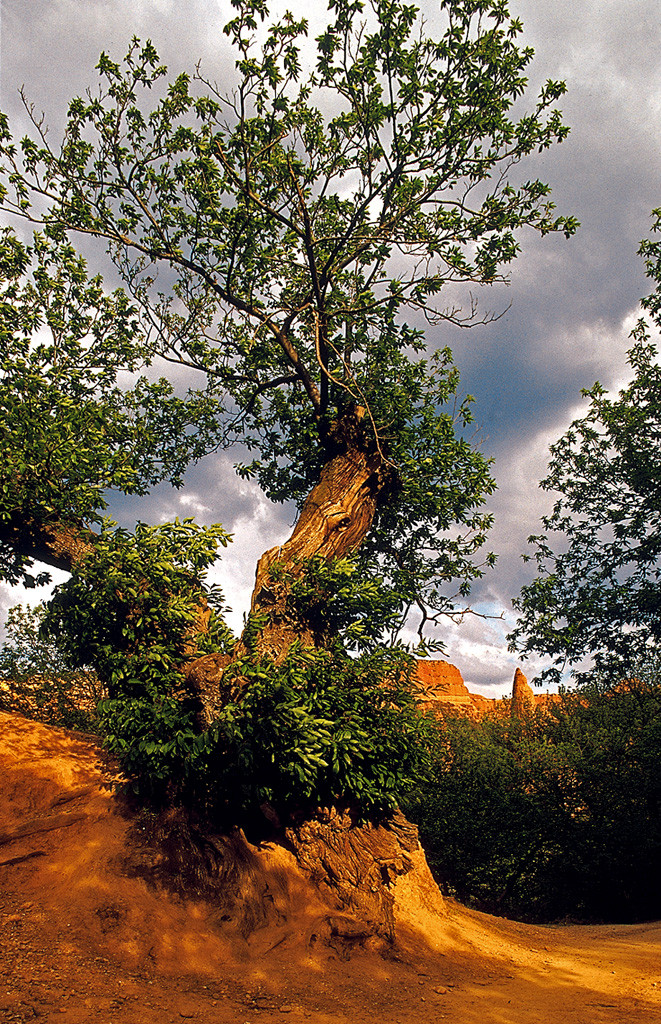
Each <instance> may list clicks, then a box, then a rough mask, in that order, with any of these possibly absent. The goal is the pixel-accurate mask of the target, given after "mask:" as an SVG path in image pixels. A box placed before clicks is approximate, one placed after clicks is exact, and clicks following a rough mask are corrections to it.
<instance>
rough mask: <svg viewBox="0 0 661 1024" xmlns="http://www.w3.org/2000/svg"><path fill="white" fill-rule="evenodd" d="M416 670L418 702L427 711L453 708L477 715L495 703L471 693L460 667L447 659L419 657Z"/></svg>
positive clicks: (437, 711) (454, 712) (461, 712)
mask: <svg viewBox="0 0 661 1024" xmlns="http://www.w3.org/2000/svg"><path fill="white" fill-rule="evenodd" d="M417 674H418V682H419V685H420V691H419V693H420V696H419V702H420V706H421V707H422V708H423V709H424V710H425V711H433V712H434V713H435V714H443V713H445V712H447V711H450V712H452V713H453V714H462V715H465V716H466V717H467V718H477V717H479V716H480V714H484V711H485V710H486V708H488V707H490V706H492V705H493V703H494V702H493V700H491V699H489V698H487V697H483V696H482V695H481V694H479V693H471V692H470V691H469V690H468V689H467V687H466V684H465V683H464V680H463V678H462V675H461V672H460V671H459V669H458V668H456V667H455V666H454V665H451V664H450V663H449V662H448V661H441V660H440V659H434V660H430V661H419V662H418V669H417Z"/></svg>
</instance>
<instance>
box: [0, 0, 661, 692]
mask: <svg viewBox="0 0 661 1024" xmlns="http://www.w3.org/2000/svg"><path fill="white" fill-rule="evenodd" d="M282 6H284V3H283V4H282ZM288 6H289V7H290V9H291V10H292V11H293V13H294V14H296V15H299V16H300V15H302V14H305V15H306V16H308V17H310V18H311V19H312V22H313V25H312V29H313V32H314V29H315V28H316V27H317V26H318V25H320V24H321V22H322V21H323V15H324V9H325V4H323V3H321V4H319V5H316V4H314V3H313V4H310V2H309V0H308V2H306V3H305V4H301V3H296V2H294V3H290V4H288ZM421 6H423V7H425V8H428V9H429V11H430V12H431V10H432V8H433V5H432V4H431V2H430V0H424V2H423V3H422V4H421ZM510 7H511V11H512V13H513V14H516V15H518V16H520V17H521V19H522V20H523V23H524V26H525V34H524V37H523V38H524V41H525V42H526V43H527V44H530V45H532V46H533V47H534V48H535V51H536V57H535V61H534V64H533V66H532V69H531V73H530V80H531V91H532V90H534V89H535V87H536V86H539V84H540V83H541V82H542V81H544V80H545V79H546V78H548V77H552V78H555V79H557V78H562V79H564V80H565V81H566V82H567V85H568V94H567V96H566V97H564V100H563V102H562V104H561V106H562V109H563V112H564V116H565V120H566V122H567V123H568V124H569V125H570V126H571V135H570V137H569V139H568V141H567V142H565V143H564V144H563V145H562V146H560V147H555V149H554V150H553V151H551V152H549V153H547V154H545V155H544V156H543V157H541V158H540V159H538V160H537V161H536V162H535V165H534V168H533V167H532V166H531V175H532V174H534V175H535V176H538V177H541V178H542V179H544V180H547V181H548V182H549V183H550V184H551V185H552V187H553V194H554V199H555V202H556V205H557V207H558V210H559V212H561V213H566V214H573V215H575V216H576V217H578V219H579V220H580V221H581V225H582V226H581V229H580V231H579V233H578V235H577V236H576V237H575V238H573V239H571V240H570V241H566V240H565V239H563V238H550V239H549V238H546V239H538V238H537V237H535V236H533V235H532V234H530V235H528V236H523V237H522V239H521V242H522V248H523V252H522V255H521V257H520V258H519V260H518V262H517V263H516V265H515V266H514V268H513V271H512V274H511V283H510V286H509V288H508V289H504V290H501V291H499V292H494V293H493V294H492V295H490V296H489V305H490V306H491V308H493V309H494V310H496V311H502V310H506V312H505V313H504V315H503V316H502V317H501V318H500V319H499V320H498V321H497V322H496V323H494V324H492V325H490V326H488V327H478V328H476V329H474V330H473V331H471V332H460V331H458V330H454V331H453V330H452V329H447V330H445V331H443V330H441V329H433V330H432V331H431V332H430V335H429V340H430V343H431V344H432V345H434V346H435V345H441V344H443V345H445V344H450V346H451V347H452V348H453V349H454V352H455V357H456V360H457V363H458V365H459V367H460V369H461V372H462V388H463V390H464V391H465V392H468V393H470V394H472V395H474V396H475V399H476V405H475V411H476V418H477V420H478V422H479V424H480V427H481V434H480V436H481V440H482V446H483V451H484V452H485V453H486V454H489V455H492V456H493V457H494V458H495V475H496V479H497V481H498V485H499V490H498V493H497V494H496V496H495V497H494V499H493V500H492V502H491V507H492V509H493V511H494V513H495V515H496V527H495V530H494V532H493V536H492V542H491V546H492V548H493V549H494V550H496V551H497V552H498V553H499V556H500V557H499V562H498V566H497V568H496V569H495V570H494V571H493V572H492V573H491V574H490V576H489V577H488V578H486V579H485V580H484V581H483V582H482V584H481V585H480V586H479V587H478V588H477V589H476V591H475V595H474V601H475V603H476V604H477V606H478V607H479V608H482V609H483V610H485V611H491V612H495V613H501V612H502V613H503V614H504V616H505V622H501V621H500V620H492V621H490V620H483V619H479V618H472V619H467V620H465V621H464V622H463V624H462V625H461V626H457V627H455V626H448V628H447V629H446V630H445V631H444V634H443V638H444V640H445V642H446V643H447V657H448V658H449V660H451V661H453V662H454V663H455V664H456V665H457V666H458V667H459V668H460V669H461V671H462V673H463V675H464V678H465V679H466V680H467V682H468V683H469V684H472V685H473V686H474V687H480V688H482V689H483V692H485V693H488V694H494V693H497V692H502V690H503V688H506V687H507V686H509V685H510V683H511V679H512V675H513V672H514V668H515V665H516V659H515V657H514V656H513V655H511V654H508V653H507V651H506V644H505V641H504V635H505V633H506V632H507V623H509V624H511V622H512V612H511V599H512V597H513V596H514V595H516V594H517V593H518V592H519V590H520V587H521V585H522V583H524V582H526V581H527V579H528V578H529V573H530V570H529V569H527V568H526V566H525V565H524V564H523V563H522V561H521V553H522V551H524V550H525V547H526V538H527V536H528V535H529V534H530V533H531V532H534V531H536V530H537V527H538V522H539V516H540V514H541V512H542V511H543V510H544V508H545V507H546V506H547V504H548V497H547V496H545V495H543V494H542V493H541V492H540V491H539V489H538V487H537V483H538V481H539V480H540V478H541V477H542V476H543V475H544V471H545V467H546V461H547V456H548V445H549V444H550V443H551V442H552V441H554V440H555V439H557V438H558V437H559V436H560V435H561V434H562V433H563V431H564V430H565V428H566V427H567V425H568V424H569V422H570V421H571V419H572V418H573V417H575V416H576V415H577V414H578V413H579V412H580V410H581V408H582V405H581V399H580V390H581V388H582V387H586V386H589V385H591V384H592V383H593V382H594V381H595V380H597V379H598V380H600V381H601V383H602V384H603V385H604V386H606V387H617V386H618V385H621V384H622V383H623V382H624V380H625V379H626V372H627V368H626V359H625V354H626V349H627V345H628V334H629V331H630V330H631V327H632V325H633V323H634V322H635V320H636V318H637V315H638V301H639V299H640V297H641V296H643V295H645V294H646V292H647V291H648V290H649V289H648V285H647V282H646V279H645V277H644V274H643V270H642V263H641V261H640V258H639V257H638V256H637V255H636V250H637V248H638V245H639V243H640V240H641V239H642V238H644V237H645V236H646V235H647V234H648V233H649V228H650V223H651V216H650V215H651V210H652V209H653V208H654V207H657V206H661V180H660V174H659V170H660V168H661V116H660V115H661V59H660V55H661V17H660V16H659V6H658V0H571V2H569V0H511V3H510ZM1 10H2V22H1V39H0V46H1V55H0V61H1V64H0V90H1V104H2V109H3V110H4V111H5V112H7V113H8V114H9V116H10V119H11V122H12V124H13V126H14V132H15V134H16V135H20V134H21V133H22V130H23V129H24V128H25V127H26V121H25V116H24V112H23V111H22V108H21V105H20V100H19V97H18V92H17V90H18V88H19V86H21V85H23V84H24V85H25V87H26V91H27V93H28V95H29V96H30V98H31V99H32V100H33V101H34V104H35V106H36V107H37V108H38V109H43V110H44V111H46V113H47V120H48V122H49V123H50V124H51V126H52V127H53V131H56V129H57V126H58V125H59V124H61V122H62V118H63V115H64V111H65V109H66V103H67V100H68V99H69V98H70V97H71V96H73V95H75V94H78V93H80V92H81V91H83V90H84V89H85V87H86V85H88V84H90V83H92V82H93V81H94V78H95V72H93V67H94V65H95V63H96V61H97V59H98V55H99V53H100V51H101V50H107V51H109V52H110V53H111V54H112V55H113V56H115V57H119V56H120V55H121V54H122V53H123V52H124V51H125V49H126V46H127V43H128V40H129V39H130V37H131V36H132V35H133V34H137V35H139V36H140V37H142V38H147V37H150V38H151V39H152V40H153V42H154V43H155V45H156V48H157V49H158V51H159V53H160V54H161V56H162V57H163V58H164V59H165V61H166V63H167V64H168V65H169V67H170V68H171V69H172V71H173V72H177V71H179V70H181V69H184V68H191V69H192V67H193V66H194V65H195V64H196V63H197V61H198V60H201V61H202V65H203V67H204V68H205V69H206V70H207V71H208V74H209V76H210V77H212V78H216V79H218V80H222V78H223V75H224V74H225V75H226V74H227V69H228V51H227V48H226V46H227V44H226V40H225V37H224V36H223V35H222V26H223V25H224V24H225V22H226V21H227V20H228V16H230V14H231V6H230V2H229V0H2V3H1ZM311 12H312V13H311ZM230 59H232V58H230ZM230 66H231V65H230ZM508 307H509V308H508ZM111 511H112V513H113V514H114V515H115V517H116V518H118V519H120V520H121V521H122V522H124V523H125V524H130V523H131V521H135V519H136V518H141V519H143V520H147V521H151V522H157V521H159V520H162V519H168V518H173V517H174V516H175V515H180V516H181V515H195V516H197V517H198V518H199V519H200V521H203V522H216V521H220V522H222V523H223V525H224V526H225V527H226V529H229V530H231V531H232V532H234V534H235V538H236V539H235V543H234V544H233V545H232V547H231V548H230V549H229V551H228V553H227V554H226V555H225V557H224V560H223V564H222V565H221V566H220V567H219V569H218V572H217V578H218V579H219V580H220V582H222V584H223V585H224V587H225V590H226V592H227V594H228V596H229V598H230V602H231V604H232V605H233V607H234V624H235V625H237V626H238V625H239V624H240V621H241V615H242V613H243V611H244V609H245V607H246V605H247V603H248V599H249V593H250V589H251V584H252V578H253V574H254V567H255V563H256V560H257V557H258V556H259V554H260V553H261V552H262V551H263V550H264V549H265V548H267V547H269V546H270V545H272V544H275V543H277V542H279V541H281V540H283V539H284V538H285V537H286V536H287V534H288V532H289V529H290V526H291V514H290V513H289V512H288V511H287V510H286V509H280V508H275V509H274V508H273V506H270V505H269V503H268V502H266V501H265V499H263V498H262V497H261V495H260V494H259V493H258V492H257V491H256V490H255V489H254V488H253V487H252V486H250V485H247V484H244V483H241V482H238V481H236V479H235V477H234V474H233V472H232V469H231V459H228V458H226V457H224V456H223V457H220V456H217V457H211V458H209V459H207V460H206V461H205V462H204V463H202V464H201V465H199V466H198V467H196V468H195V469H193V470H192V471H191V472H190V473H189V476H188V478H187V486H186V487H185V489H184V490H183V491H181V492H173V491H171V490H168V489H166V488H161V489H159V491H158V492H157V493H155V494H153V495H152V496H150V498H149V499H145V500H142V501H140V502H139V503H135V502H133V503H132V504H130V505H129V504H128V503H127V502H122V503H119V504H117V505H116V506H114V507H113V508H112V510H111ZM21 599H23V597H22V595H21V594H19V593H17V592H16V591H14V592H10V591H9V590H8V589H7V588H4V590H3V589H2V588H0V611H2V610H3V609H4V608H6V607H7V606H8V605H10V604H14V603H16V602H17V601H18V600H21ZM529 664H530V663H529ZM533 667H534V666H533ZM524 671H527V669H526V667H525V666H524ZM528 674H532V673H531V672H528Z"/></svg>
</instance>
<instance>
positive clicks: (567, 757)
mask: <svg viewBox="0 0 661 1024" xmlns="http://www.w3.org/2000/svg"><path fill="white" fill-rule="evenodd" d="M660 755H661V678H660V675H659V669H658V665H648V666H646V667H645V668H644V669H641V670H640V672H639V678H638V679H636V680H633V681H628V682H622V681H617V682H614V681H613V680H609V679H608V678H604V677H601V678H600V677H599V676H596V675H595V676H593V678H592V680H591V681H590V683H589V684H587V685H585V686H583V687H581V688H580V689H578V690H575V691H571V692H569V691H568V692H563V693H561V695H560V696H559V698H558V701H557V703H555V704H553V705H552V706H551V707H550V709H549V710H547V711H544V710H541V709H538V710H536V711H530V712H528V713H524V714H523V715H519V716H518V717H514V718H510V717H508V716H507V715H505V714H501V715H500V717H499V716H497V715H493V716H490V717H486V718H485V719H483V720H482V721H480V722H477V723H473V722H469V721H467V720H462V719H446V720H445V721H444V722H443V723H440V724H439V730H438V737H437V748H436V753H435V767H434V772H433V779H432V781H431V782H429V783H427V784H424V785H422V786H420V787H418V789H417V790H415V791H414V792H413V793H411V794H410V795H409V798H408V801H407V804H406V806H405V810H406V811H407V813H408V814H409V815H410V816H411V817H412V818H413V819H414V820H415V821H416V822H417V823H418V825H419V827H420V834H421V839H422V842H423V846H424V848H425V850H426V853H427V858H428V861H429V864H430V867H431V869H432V872H433V873H434V875H435V877H436V878H437V880H438V881H439V882H440V883H441V886H442V888H443V889H444V890H445V891H446V892H447V893H450V894H453V895H456V896H457V897H458V898H459V899H460V900H461V901H462V902H465V903H468V904H470V905H472V906H474V907H477V908H478V909H480V910H485V911H488V912H491V913H497V914H506V915H508V916H511V917H515V918H519V919H522V920H534V921H551V920H557V919H563V918H567V917H569V918H572V919H576V920H604V921H605V920H608V921H635V920H643V919H651V918H654V917H658V916H659V915H661V875H660V873H659V863H660V859H661V756H660Z"/></svg>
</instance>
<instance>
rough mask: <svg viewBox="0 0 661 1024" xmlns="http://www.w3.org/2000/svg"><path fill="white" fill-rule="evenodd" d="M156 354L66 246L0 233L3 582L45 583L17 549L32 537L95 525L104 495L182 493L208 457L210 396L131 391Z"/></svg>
mask: <svg viewBox="0 0 661 1024" xmlns="http://www.w3.org/2000/svg"><path fill="white" fill-rule="evenodd" d="M151 355H152V349H151V346H150V345H149V342H148V338H147V337H146V335H145V332H144V330H143V329H142V325H141V322H140V318H139V315H138V310H137V308H136V306H135V304H134V303H132V302H131V301H130V300H129V298H128V297H127V295H126V293H125V292H123V291H122V290H117V291H115V292H113V293H112V294H108V293H107V292H106V291H105V290H104V287H103V283H102V281H101V278H100V277H98V276H97V277H93V278H90V277H89V276H88V274H87V269H86V265H85V261H84V260H83V259H82V257H80V256H79V255H78V254H77V253H76V252H75V251H74V249H73V248H72V247H71V245H69V244H68V243H67V242H66V240H65V239H64V238H63V237H62V236H60V235H57V234H55V236H54V237H49V236H48V235H44V234H35V236H34V239H33V242H32V245H31V246H25V245H23V244H22V243H21V242H20V241H19V240H18V239H17V238H16V237H15V236H14V235H13V234H12V232H11V231H9V230H7V229H5V230H3V231H2V233H0V442H1V447H2V465H1V466H0V578H2V579H4V580H6V581H8V582H10V583H15V582H18V581H21V582H23V583H24V584H27V585H31V584H34V583H35V582H42V581H43V579H44V576H43V574H42V575H41V576H39V577H37V578H36V579H35V577H33V576H32V575H31V574H30V571H29V568H30V565H31V562H32V559H31V557H30V556H29V555H28V554H27V553H26V551H25V550H22V546H21V545H22V542H23V541H25V540H26V539H27V538H29V535H30V533H31V530H32V529H33V528H35V529H37V528H42V527H44V526H47V525H48V524H59V525H62V524H67V523H68V524H71V525H72V526H73V525H76V526H80V524H82V523H86V524H88V525H89V524H90V523H94V522H98V521H99V520H100V514H101V512H102V510H103V509H104V508H105V505H106V497H105V494H106V492H107V491H108V490H110V489H115V490H119V491H122V492H124V493H125V494H145V493H147V491H148V490H149V489H150V487H151V486H153V485H154V484H155V483H157V482H158V481H159V480H163V479H170V480H172V481H173V482H174V483H180V482H181V475H182V472H183V470H184V468H185V466H186V465H187V464H188V462H189V461H190V459H191V458H192V457H194V456H197V455H199V454H201V453H202V451H203V450H205V448H206V446H207V445H208V444H209V436H210V435H209V434H208V433H207V429H208V430H209V431H211V432H212V420H211V418H210V405H209V402H208V400H207V399H206V398H205V397H202V396H200V395H195V394H194V393H190V394H188V395H187V396H186V397H184V398H179V397H177V396H176V395H175V394H174V391H173V387H172V385H171V384H170V383H169V382H168V381H166V380H164V379H160V380H159V379H156V380H154V379H151V380H150V379H148V378H147V376H144V375H143V376H139V377H137V379H135V376H134V378H133V379H134V381H135V382H134V384H133V386H132V387H127V386H126V383H125V382H126V380H127V378H128V374H129V373H131V374H134V375H137V373H138V372H139V371H140V370H141V369H142V370H144V369H146V368H147V367H148V366H149V363H150V360H151ZM122 371H124V378H123V379H122V376H121V375H122ZM192 424H195V432H194V433H193V432H192V431H191V426H192ZM46 578H47V577H46Z"/></svg>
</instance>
